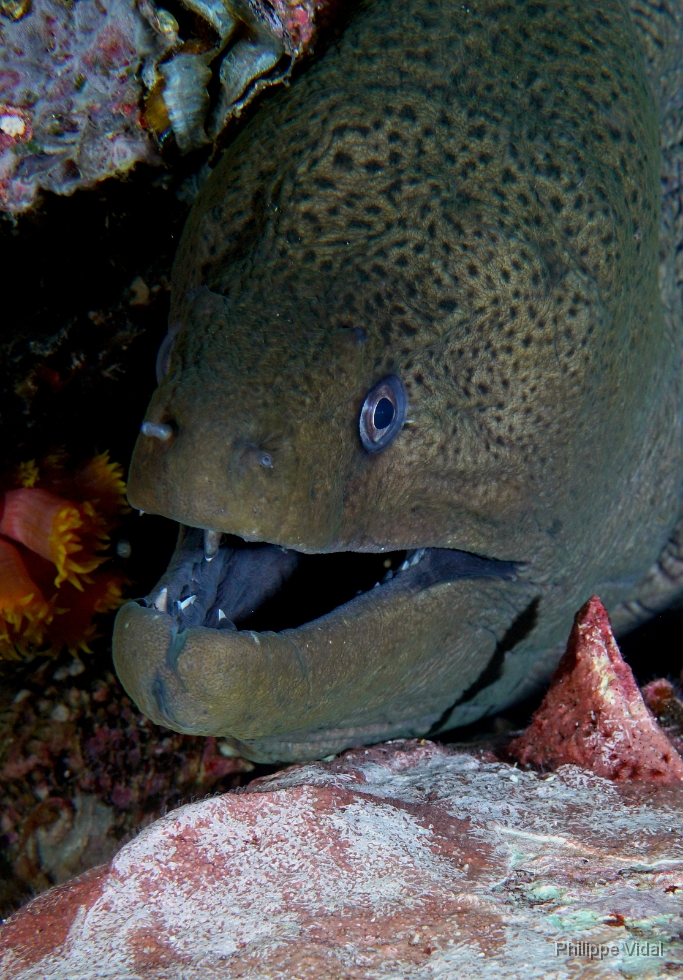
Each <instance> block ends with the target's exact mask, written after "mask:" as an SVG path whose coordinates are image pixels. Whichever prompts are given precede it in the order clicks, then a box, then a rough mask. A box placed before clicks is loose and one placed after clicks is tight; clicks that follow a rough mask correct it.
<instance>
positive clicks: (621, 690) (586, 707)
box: [508, 596, 683, 783]
mask: <svg viewBox="0 0 683 980" xmlns="http://www.w3.org/2000/svg"><path fill="white" fill-rule="evenodd" d="M508 751H509V753H510V754H511V755H512V756H514V757H515V758H517V759H519V761H520V762H521V763H523V764H525V765H526V764H531V765H534V766H538V767H541V768H543V769H554V768H556V767H557V766H561V765H565V764H567V763H571V764H573V765H576V766H581V768H583V769H590V770H591V771H592V772H594V773H596V775H598V776H604V777H605V778H607V779H614V780H619V781H626V780H630V779H642V780H646V781H648V782H656V783H671V782H676V781H678V780H680V779H683V759H681V757H680V756H679V755H678V753H677V752H676V750H675V749H674V747H673V746H672V744H671V742H670V741H669V740H668V738H667V737H666V735H665V734H664V732H663V731H662V729H661V728H660V727H659V725H658V724H657V722H656V720H655V718H654V717H653V715H652V714H651V713H650V711H649V710H648V709H647V707H646V706H645V703H644V701H643V699H642V697H641V694H640V691H639V690H638V686H637V684H636V682H635V680H634V678H633V674H632V672H631V668H630V667H629V666H628V664H626V663H625V662H624V660H623V658H622V656H621V653H620V652H619V647H618V646H617V644H616V642H615V639H614V635H613V634H612V628H611V626H610V621H609V617H608V615H607V612H606V611H605V607H604V606H603V604H602V603H601V602H600V600H599V599H598V597H597V596H593V597H592V598H591V599H589V600H588V602H587V603H586V604H585V605H584V606H583V607H582V608H581V609H580V610H579V612H578V613H577V614H576V618H575V620H574V626H573V629H572V632H571V635H570V637H569V643H568V644H567V651H566V653H565V654H564V656H563V657H562V660H561V661H560V663H559V666H558V668H557V670H556V671H555V673H554V675H553V677H552V680H551V682H550V688H549V690H548V693H547V694H546V696H545V699H544V700H543V703H542V704H541V707H540V708H539V709H538V711H536V713H535V714H534V716H533V718H532V719H531V723H530V725H529V727H528V728H527V729H526V731H525V732H524V733H523V734H522V735H521V736H520V737H519V738H516V739H515V740H514V741H513V742H512V743H511V744H510V746H509V747H508Z"/></svg>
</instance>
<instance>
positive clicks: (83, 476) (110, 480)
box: [0, 453, 128, 658]
mask: <svg viewBox="0 0 683 980" xmlns="http://www.w3.org/2000/svg"><path fill="white" fill-rule="evenodd" d="M13 482H14V484H15V487H16V484H19V487H18V488H12V489H9V488H7V486H6V487H5V493H4V499H3V501H2V511H1V515H0V658H10V657H16V656H19V655H27V654H30V653H34V652H38V651H40V652H45V653H47V652H50V653H56V652H58V651H59V650H61V649H62V648H63V647H65V646H66V647H67V648H68V649H69V650H71V651H72V652H73V653H75V652H76V651H77V650H79V649H80V650H84V651H86V652H90V651H89V647H88V642H89V641H91V640H92V639H94V638H95V636H96V635H97V634H96V628H95V626H94V624H93V618H94V617H95V616H96V615H98V614H100V613H104V612H109V611H111V610H113V609H116V608H117V607H118V606H119V605H120V603H121V597H122V589H123V585H124V582H125V578H124V576H123V574H122V572H121V571H120V570H116V569H109V568H108V569H101V568H100V566H101V565H103V564H104V563H105V562H106V561H107V560H108V557H107V556H106V555H105V554H102V552H104V551H105V550H106V548H107V546H108V544H109V533H110V532H111V530H112V529H113V528H114V527H115V525H116V523H117V522H118V520H119V518H120V515H121V514H122V513H123V512H124V511H125V510H127V509H128V508H127V505H126V502H125V483H124V481H123V474H122V471H121V467H120V466H119V465H118V464H117V463H112V462H110V460H109V457H108V455H107V454H106V453H103V454H100V455H98V456H95V457H93V458H92V459H90V460H88V461H87V462H86V463H84V464H83V465H81V466H80V467H78V468H76V469H68V468H67V467H66V459H65V457H64V455H63V454H62V453H53V454H52V455H50V456H48V457H46V458H45V459H44V460H43V461H42V462H41V465H40V466H38V465H37V464H36V462H35V461H34V460H31V461H28V462H25V463H21V464H20V465H19V466H18V467H17V468H16V470H15V471H14V473H13ZM5 484H7V481H5Z"/></svg>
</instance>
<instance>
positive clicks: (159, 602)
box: [152, 586, 168, 613]
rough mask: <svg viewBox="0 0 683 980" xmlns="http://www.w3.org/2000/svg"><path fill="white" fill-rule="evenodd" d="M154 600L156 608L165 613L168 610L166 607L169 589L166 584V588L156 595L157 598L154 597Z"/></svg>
mask: <svg viewBox="0 0 683 980" xmlns="http://www.w3.org/2000/svg"><path fill="white" fill-rule="evenodd" d="M152 601H153V602H154V608H155V609H156V610H158V611H159V612H163V613H165V612H166V609H167V607H168V589H167V588H166V586H164V588H163V589H162V590H161V592H160V593H159V595H158V596H157V597H156V599H153V600H152Z"/></svg>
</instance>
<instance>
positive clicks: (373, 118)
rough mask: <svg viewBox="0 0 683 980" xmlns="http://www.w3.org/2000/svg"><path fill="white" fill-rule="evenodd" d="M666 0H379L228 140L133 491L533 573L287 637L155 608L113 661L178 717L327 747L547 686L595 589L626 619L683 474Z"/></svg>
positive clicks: (134, 687)
mask: <svg viewBox="0 0 683 980" xmlns="http://www.w3.org/2000/svg"><path fill="white" fill-rule="evenodd" d="M633 6H634V7H635V6H636V5H635V4H634V5H633ZM662 9H663V8H660V14H661V10H662ZM636 13H637V12H636ZM645 13H648V11H645ZM664 20H665V21H666V18H664ZM641 21H642V22H643V24H644V25H645V28H646V30H645V31H644V30H643V29H642V24H641V23H640V21H638V19H637V16H636V17H635V19H634V17H633V14H632V12H631V11H629V8H628V7H627V6H626V5H625V4H624V3H622V2H620V0H600V2H594V0H590V2H589V0H547V2H539V0H528V2H524V0H515V2H512V0H476V2H472V3H470V4H468V5H465V4H460V3H454V2H446V0H434V2H429V0H393V2H392V3H391V4H388V3H386V2H381V0H370V2H366V3H363V4H361V5H360V6H359V7H358V9H357V10H356V11H355V13H354V15H353V17H352V19H351V22H350V25H349V26H348V28H347V29H346V31H345V32H344V34H343V37H342V39H341V41H340V42H339V43H338V44H337V45H336V46H334V47H332V48H331V49H330V50H329V51H328V52H327V53H326V54H325V55H324V57H322V58H321V59H320V61H318V62H317V63H316V64H314V65H312V66H310V67H309V68H308V70H307V71H306V72H305V73H304V74H303V76H302V77H301V78H299V79H298V80H297V82H296V83H295V84H294V85H293V86H292V87H291V89H290V90H288V91H283V92H282V93H281V94H280V95H278V96H276V97H275V98H273V99H271V100H270V101H269V102H267V104H266V105H264V106H263V107H262V108H261V109H260V111H259V112H258V114H257V115H256V117H255V118H254V119H253V120H252V121H251V123H250V124H249V125H248V126H247V127H246V128H245V129H244V130H243V131H242V133H241V134H240V136H239V137H238V138H237V139H236V140H235V142H234V143H233V144H232V146H231V147H230V149H229V150H228V152H227V153H226V155H225V157H224V159H223V161H222V163H221V164H220V166H219V167H218V168H217V169H216V171H215V172H214V174H213V175H212V177H211V179H210V180H209V181H208V183H207V185H206V187H205V189H204V191H203V192H202V193H201V195H200V197H199V199H198V201H197V203H196V205H195V207H194V210H193V212H192V214H191V216H190V219H189V221H188V225H187V228H186V231H185V234H184V237H183V241H182V243H181V246H180V250H179V254H178V259H177V263H176V270H175V278H174V291H173V309H172V316H171V328H172V329H179V334H178V338H177V340H176V342H175V345H174V348H173V353H172V356H171V362H170V370H169V372H168V374H167V376H166V378H165V379H164V380H163V382H162V383H161V385H160V387H159V389H158V391H157V393H156V394H155V396H154V398H153V399H152V403H151V405H150V408H149V411H148V414H147V419H148V420H151V421H154V422H171V423H172V425H173V427H174V437H173V438H172V439H171V440H169V442H166V443H162V442H161V441H159V440H156V439H151V438H144V437H142V438H141V439H140V441H139V443H138V446H137V448H136V452H135V456H134V459H133V463H132V467H131V475H130V499H131V502H132V504H133V505H134V506H135V507H139V508H142V509H143V510H145V511H152V512H155V513H160V514H164V515H166V516H168V517H171V518H173V519H175V520H178V521H181V522H183V523H185V524H191V525H195V526H198V527H205V528H212V529H217V530H222V531H228V532H231V533H234V534H238V535H241V536H242V537H244V538H246V539H247V540H253V541H268V542H273V543H276V544H282V545H285V546H287V547H290V548H295V549H298V550H301V551H304V552H319V551H343V550H357V551H381V550H385V549H386V550H389V549H398V548H415V547H425V546H426V547H442V548H456V549H460V550H463V551H468V552H474V553H476V554H479V555H484V556H486V557H488V558H497V559H504V560H507V561H515V562H519V563H522V567H521V571H520V573H519V576H518V579H517V580H516V581H512V582H506V581H500V582H496V581H490V580H479V581H478V580H470V581H467V582H464V581H463V582H460V581H454V582H447V583H440V584H439V585H436V586H433V587H432V588H430V589H427V590H425V591H423V592H421V593H418V594H417V595H415V596H412V597H409V598H407V599H405V600H402V602H403V605H401V603H400V602H394V603H392V602H390V601H389V600H388V599H383V597H382V596H379V595H378V596H376V597H373V598H372V599H370V598H368V597H365V596H363V597H362V599H361V600H359V601H358V608H357V609H356V608H355V607H354V606H353V604H352V605H350V606H348V607H346V615H345V618H344V617H340V616H338V615H337V614H333V615H332V617H328V620H329V622H327V621H322V620H321V621H318V624H317V625H316V626H315V627H313V626H311V627H310V628H309V627H305V628H304V630H305V629H308V630H309V633H308V634H306V636H305V637H301V638H299V637H289V638H288V639H287V638H285V639H284V640H283V639H282V635H281V634H268V633H264V634H261V635H260V639H259V638H258V637H257V638H256V640H254V634H250V633H233V634H231V635H230V636H229V637H227V638H226V637H225V636H224V635H221V636H219V635H218V634H215V631H209V630H195V631H192V630H190V631H188V634H190V633H192V634H193V635H192V636H188V637H186V640H185V642H184V645H182V644H181V645H180V646H178V644H177V643H175V642H171V641H172V633H171V626H170V625H169V624H170V617H167V616H164V614H161V613H156V612H154V611H153V610H148V609H142V608H140V607H139V606H134V605H133V604H129V605H128V606H126V607H124V609H123V610H122V612H121V613H120V614H119V619H118V622H117V627H116V634H115V656H116V660H117V667H118V669H119V672H120V674H121V676H122V679H123V681H124V683H125V684H126V686H127V687H128V689H129V690H130V691H131V693H132V694H133V696H134V697H135V698H136V700H137V701H138V703H139V704H140V705H141V706H142V707H143V709H144V710H146V711H147V712H148V713H149V714H150V715H151V716H152V717H153V718H156V719H157V720H159V721H163V723H164V724H170V726H171V727H173V728H178V729H181V730H187V731H195V732H207V733H208V732H218V731H220V733H221V734H225V735H229V736H233V737H234V738H235V739H236V740H238V741H239V742H240V744H241V746H242V748H243V750H244V751H246V752H248V754H250V755H251V756H252V757H255V758H285V759H290V758H292V759H295V758H302V757H307V756H308V757H310V756H314V755H316V754H323V753H324V752H327V751H332V750H335V749H338V748H341V747H343V746H345V745H348V744H351V743H354V742H356V743H357V742H360V741H363V740H364V739H365V740H373V739H375V740H376V739H377V738H379V737H387V736H392V735H399V734H401V735H408V734H417V733H423V732H425V731H427V730H428V729H430V727H432V726H433V730H437V729H438V728H439V727H441V728H443V727H444V726H448V727H450V726H452V725H454V724H461V723H466V722H469V721H472V720H474V719H475V718H477V717H480V716H481V715H482V714H484V713H486V712H490V711H492V710H497V709H499V708H501V707H503V706H504V705H505V704H508V703H510V702H511V701H514V700H515V699H517V698H519V697H520V696H523V695H524V694H527V693H529V691H530V690H531V689H532V688H533V687H534V685H536V684H538V683H539V681H541V680H543V679H544V678H545V677H547V675H548V673H549V671H550V670H551V669H552V667H553V666H554V663H555V662H556V659H557V653H558V648H561V646H562V645H563V643H564V641H565V640H566V636H567V635H568V632H569V628H570V626H571V622H572V617H573V614H574V612H575V611H576V609H577V608H578V607H579V606H580V605H581V604H582V603H583V602H584V601H585V599H586V598H587V597H588V596H589V595H591V594H593V593H598V594H599V595H600V596H601V598H602V599H603V601H604V602H605V604H606V605H607V607H608V609H611V610H612V611H614V612H615V614H616V616H617V618H619V616H621V617H622V619H623V621H624V622H627V621H628V618H629V616H628V615H627V614H626V613H625V612H624V610H625V609H626V606H624V605H623V603H624V601H625V600H628V601H629V602H631V606H632V607H633V603H637V601H638V588H639V587H640V586H639V583H641V582H642V581H643V580H644V578H645V577H646V576H647V574H648V569H651V568H653V567H657V566H656V563H657V560H658V557H659V556H660V554H661V553H662V550H663V549H664V548H665V546H666V544H667V540H668V539H669V537H670V536H671V535H672V534H675V531H674V528H675V525H676V522H677V519H678V515H679V512H680V503H681V501H680V496H681V473H682V472H683V467H682V465H681V428H680V418H681V404H680V402H681V392H680V383H679V382H680V345H681V336H680V333H681V330H680V327H681V324H680V318H679V316H678V314H677V313H675V312H674V313H672V312H671V309H670V305H671V302H670V301H671V297H672V296H673V298H674V300H675V298H676V297H677V296H678V292H677V285H676V283H674V282H673V280H674V279H675V278H676V277H675V272H674V270H673V265H672V262H673V260H671V254H672V249H671V238H672V234H673V232H672V229H671V225H672V222H673V219H671V221H669V226H667V227H668V231H667V228H666V227H664V226H663V227H664V231H663V232H662V236H661V243H660V223H661V215H662V201H661V190H660V182H661V173H662V160H661V156H660V121H661V118H663V117H664V115H665V113H664V110H663V103H665V102H666V99H667V97H668V96H667V93H666V91H665V79H664V80H663V81H661V84H660V81H659V80H660V76H661V78H663V72H664V67H667V66H664V67H663V60H662V59H664V57H665V55H667V52H668V49H667V50H666V51H665V50H664V48H663V47H662V46H661V45H657V44H656V43H653V42H652V40H651V36H650V35H648V33H647V31H649V32H650V34H654V33H655V31H654V28H653V27H652V18H651V17H650V16H649V15H648V17H641ZM672 24H673V21H672ZM639 25H640V26H639ZM667 25H668V22H666V23H665V25H664V28H663V29H664V30H666V29H667ZM675 27H676V25H675V24H673V26H672V27H671V30H672V31H673V30H674V28H675ZM655 40H657V39H655ZM643 44H645V48H646V50H645V51H644V48H643ZM650 48H651V49H652V51H650ZM662 52H664V53H662ZM668 54H670V52H668ZM648 59H649V60H648ZM657 59H659V61H657ZM668 68H670V66H668ZM648 71H649V72H650V74H651V75H652V77H653V78H656V79H658V82H657V84H658V85H659V88H655V89H653V88H651V85H650V83H649V82H648V76H647V72H648ZM664 225H666V221H665V222H664ZM665 232H666V233H665ZM667 234H668V238H667ZM660 253H661V254H660ZM660 263H661V269H660ZM667 263H668V264H667ZM658 274H659V275H662V276H663V284H662V287H661V291H660V284H659V283H658ZM667 290H668V292H667ZM662 295H664V298H665V302H664V303H662V298H661V297H662ZM667 296H668V297H669V299H668V300H667ZM678 302H680V299H679V300H678ZM358 328H360V330H359V329H358ZM361 331H362V333H361ZM390 373H395V374H397V375H399V376H400V377H401V378H402V379H403V382H404V384H405V387H406V390H407V394H408V403H409V409H408V422H407V423H406V425H405V427H404V429H403V430H402V431H401V433H400V434H399V436H398V437H397V439H396V441H395V442H394V443H393V444H392V445H391V446H390V447H388V448H387V449H386V450H384V451H383V452H382V453H379V454H377V455H374V456H371V455H368V454H367V453H365V451H364V450H363V448H362V446H361V443H360V441H359V438H358V416H359V412H360V408H361V405H362V403H363V400H364V398H365V395H366V393H367V392H368V390H369V389H370V388H371V387H372V386H373V385H374V384H375V383H376V382H377V381H378V380H379V379H381V378H382V377H384V376H385V375H387V374H390ZM264 451H267V452H268V454H270V456H271V457H272V460H273V466H272V467H271V468H265V467H263V466H261V465H259V458H260V454H261V453H262V452H264ZM378 591H381V590H378ZM651 591H652V589H651ZM655 591H656V589H655ZM620 603H621V604H622V605H621V606H620ZM655 604H656V603H655ZM650 605H653V603H651V604H650ZM399 606H400V609H399ZM525 615H526V620H525V619H524V617H525ZM634 615H635V614H633V615H632V616H631V619H633V618H634ZM520 617H521V620H520ZM636 618H637V617H636ZM342 619H343V622H342V621H341V620H342ZM167 621H168V622H167ZM515 622H518V623H519V622H522V623H523V624H525V625H524V629H521V630H518V631H517V632H518V633H519V635H518V636H515V637H513V638H511V634H510V632H509V630H510V627H511V626H512V624H514V623H515ZM124 630H128V633H124ZM295 632H297V633H299V632H303V631H295ZM513 632H514V631H513ZM212 633H214V634H215V635H211V634H212ZM313 633H315V636H313ZM506 637H507V639H505V638H506ZM501 641H502V645H501ZM497 644H498V647H497ZM169 645H170V652H168V655H167V651H169ZM181 647H182V649H181ZM264 647H266V648H267V652H265V653H264V652H263V651H264ZM292 648H295V649H296V655H294V654H293V653H292ZM255 651H257V652H258V655H256V652H255ZM494 661H495V662H494ZM162 675H163V683H164V688H165V695H164V699H163V704H162V703H161V702H160V700H159V698H158V696H157V695H154V694H152V689H153V688H154V684H155V683H157V682H158V681H159V677H161V676H162ZM155 679H156V680H155ZM156 690H158V684H157V688H156Z"/></svg>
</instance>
